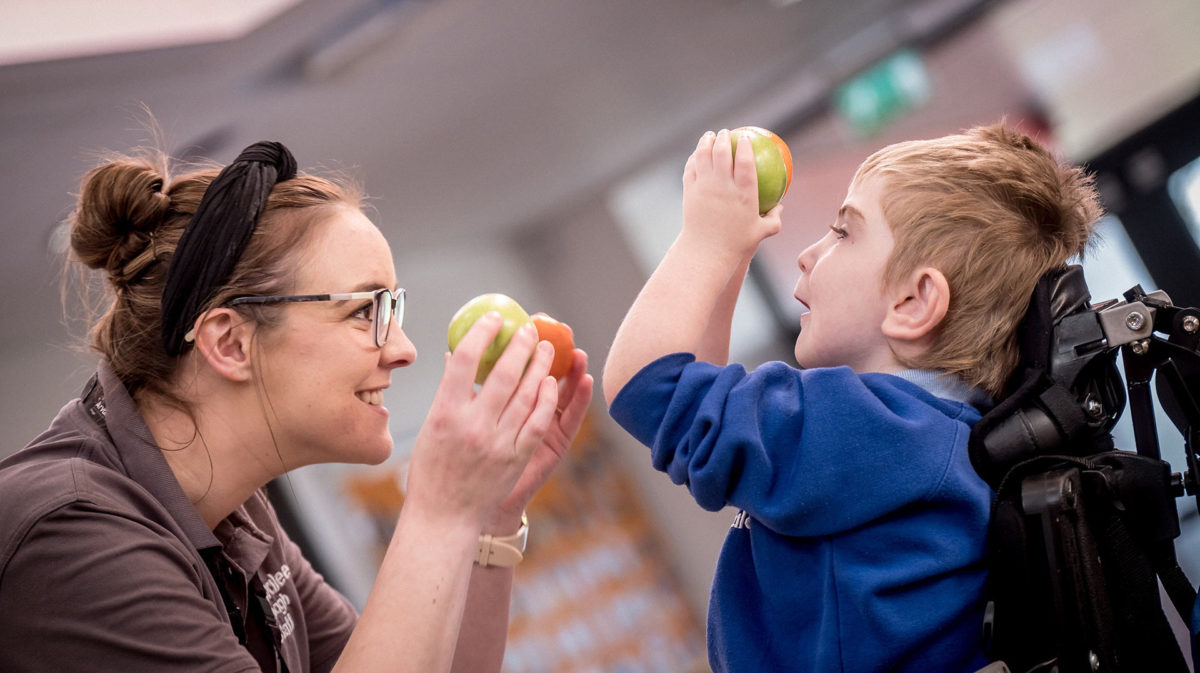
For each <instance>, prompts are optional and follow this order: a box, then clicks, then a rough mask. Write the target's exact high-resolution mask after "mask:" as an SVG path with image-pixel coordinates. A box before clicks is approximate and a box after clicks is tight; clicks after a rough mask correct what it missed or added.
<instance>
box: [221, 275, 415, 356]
mask: <svg viewBox="0 0 1200 673" xmlns="http://www.w3.org/2000/svg"><path fill="white" fill-rule="evenodd" d="M405 294H406V293H405V291H404V288H402V287H400V288H396V289H395V290H386V289H380V290H369V291H367V292H336V293H331V294H295V295H281V296H273V297H238V298H237V299H234V300H233V301H231V302H229V305H230V306H237V305H238V304H279V303H283V302H291V301H347V300H349V301H353V300H357V299H370V300H371V321H372V322H373V323H374V326H375V330H374V331H375V345H376V346H378V347H380V348H383V345H384V344H386V343H387V340H388V332H390V331H391V329H392V321H393V320H395V322H396V324H397V325H399V326H403V325H404V295H405Z"/></svg>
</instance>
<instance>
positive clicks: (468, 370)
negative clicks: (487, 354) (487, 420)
mask: <svg viewBox="0 0 1200 673" xmlns="http://www.w3.org/2000/svg"><path fill="white" fill-rule="evenodd" d="M503 326H504V319H503V318H502V317H500V314H499V313H497V312H495V311H489V312H487V313H485V314H483V315H482V316H481V317H480V318H479V320H476V321H475V324H474V325H472V326H471V329H469V330H467V333H466V335H465V336H463V338H462V340H461V341H459V342H458V346H457V347H456V348H455V349H454V352H453V353H452V354H451V355H450V358H449V359H448V360H447V361H446V371H445V373H443V374H442V382H441V385H439V387H438V392H439V394H441V392H442V390H443V389H445V391H446V394H447V395H449V396H450V397H451V398H452V399H455V400H457V401H459V402H463V403H465V402H466V401H467V400H469V399H471V397H472V396H473V393H474V390H475V389H474V383H475V372H476V371H478V370H479V360H480V359H481V358H482V357H483V353H484V351H486V350H487V348H488V346H490V345H491V343H492V341H493V340H494V339H495V338H496V335H497V334H499V333H500V328H501V327H503Z"/></svg>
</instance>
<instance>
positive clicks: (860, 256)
mask: <svg viewBox="0 0 1200 673" xmlns="http://www.w3.org/2000/svg"><path fill="white" fill-rule="evenodd" d="M883 194H884V183H883V181H882V180H881V179H880V178H879V177H878V176H874V175H869V176H867V177H865V178H863V179H862V180H861V181H856V182H853V183H851V185H850V190H849V192H848V193H847V194H846V200H845V201H844V202H843V204H842V207H841V209H840V210H839V211H838V217H837V221H836V222H834V223H833V225H831V226H830V230H829V232H828V233H826V234H825V236H824V237H823V238H821V239H820V240H819V241H817V242H816V243H814V244H812V245H811V246H809V247H808V248H807V249H806V250H805V251H804V252H802V253H800V258H799V260H798V262H799V265H800V278H799V280H797V281H796V292H795V296H796V299H797V300H799V301H800V303H802V304H804V305H805V306H806V307H808V312H807V313H805V314H804V315H802V316H801V317H800V334H799V336H797V337H796V349H795V355H796V362H797V363H798V364H799V365H800V366H802V367H806V368H812V367H835V366H840V365H848V366H849V367H850V368H852V369H853V370H854V371H856V372H859V373H862V372H871V371H895V370H896V369H898V364H897V362H896V359H895V357H894V356H893V354H892V351H891V348H890V347H889V345H888V341H887V339H886V338H885V337H884V335H883V332H882V329H881V328H882V324H883V319H884V317H885V316H886V315H887V311H888V308H889V299H888V297H887V296H886V295H885V293H884V292H883V291H882V289H881V288H882V285H881V282H882V281H881V279H882V276H883V270H884V266H885V265H886V264H887V261H888V258H889V257H890V256H891V253H892V246H893V239H892V228H891V226H889V225H888V223H887V222H886V221H885V220H884V218H883V205H882V197H883Z"/></svg>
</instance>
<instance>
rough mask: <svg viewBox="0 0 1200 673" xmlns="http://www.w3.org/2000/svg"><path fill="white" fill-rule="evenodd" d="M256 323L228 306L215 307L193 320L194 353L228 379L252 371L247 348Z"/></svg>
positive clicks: (240, 378)
mask: <svg viewBox="0 0 1200 673" xmlns="http://www.w3.org/2000/svg"><path fill="white" fill-rule="evenodd" d="M254 328H255V324H254V321H252V320H247V319H246V318H245V317H244V316H241V315H239V314H238V313H237V312H236V311H234V310H233V309H229V308H214V309H211V310H209V311H206V312H205V313H204V314H202V315H201V316H200V317H199V318H197V319H196V325H195V335H196V352H197V353H198V354H199V355H200V357H202V358H204V360H205V362H207V363H208V366H209V367H211V368H212V369H213V371H215V372H217V374H219V375H220V376H223V377H225V378H227V379H229V380H231V381H248V380H249V379H250V376H251V374H252V371H251V367H250V347H251V345H252V341H253V337H254Z"/></svg>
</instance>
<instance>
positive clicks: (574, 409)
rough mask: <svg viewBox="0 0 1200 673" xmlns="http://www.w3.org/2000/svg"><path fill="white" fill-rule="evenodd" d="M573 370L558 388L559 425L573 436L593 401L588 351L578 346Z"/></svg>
mask: <svg viewBox="0 0 1200 673" xmlns="http://www.w3.org/2000/svg"><path fill="white" fill-rule="evenodd" d="M574 355H575V360H574V362H573V363H572V365H571V371H570V372H569V373H568V374H567V375H566V376H564V377H563V380H562V384H561V385H560V386H559V390H558V409H557V411H556V413H557V414H558V417H559V418H558V425H559V428H560V429H561V430H562V431H563V433H564V434H566V435H567V436H568V437H573V436H574V435H575V433H576V432H578V430H579V426H580V425H581V424H582V423H583V417H584V416H586V415H587V409H588V405H589V404H591V401H592V384H593V381H592V377H591V376H589V375H588V373H587V364H588V357H587V353H585V352H584V351H582V350H580V349H578V348H576V349H575V354H574Z"/></svg>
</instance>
